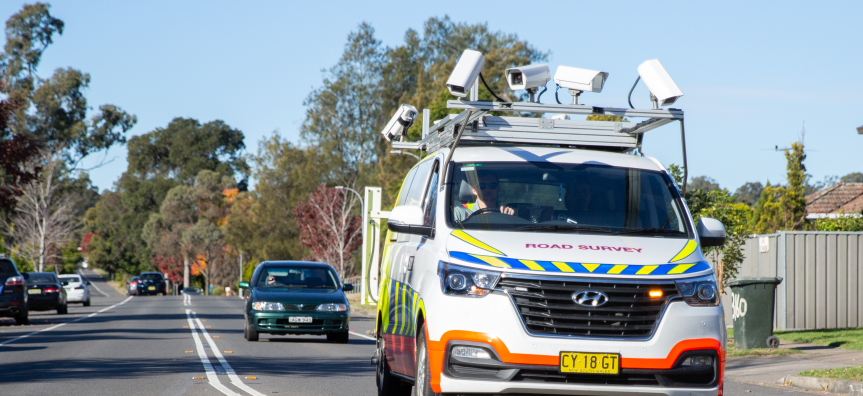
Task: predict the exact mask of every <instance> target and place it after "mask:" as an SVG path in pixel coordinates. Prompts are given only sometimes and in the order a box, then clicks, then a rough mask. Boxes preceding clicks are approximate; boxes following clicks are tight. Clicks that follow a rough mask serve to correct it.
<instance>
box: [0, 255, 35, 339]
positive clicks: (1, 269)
mask: <svg viewBox="0 0 863 396" xmlns="http://www.w3.org/2000/svg"><path fill="white" fill-rule="evenodd" d="M28 316H29V309H28V308H27V282H26V281H25V280H24V277H23V276H21V274H20V273H19V272H18V267H16V266H15V263H14V262H12V260H10V259H8V258H6V257H0V317H12V318H15V321H16V322H18V324H19V325H22V324H28V323H30V321H29V319H28Z"/></svg>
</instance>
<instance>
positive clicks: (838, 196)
mask: <svg viewBox="0 0 863 396" xmlns="http://www.w3.org/2000/svg"><path fill="white" fill-rule="evenodd" d="M806 202H807V203H806V213H807V214H821V213H824V214H827V213H860V212H861V211H863V183H846V182H839V183H836V184H834V185H832V186H830V187H827V188H825V189H823V190H820V191H818V192H815V193H813V194H810V195H807V196H806Z"/></svg>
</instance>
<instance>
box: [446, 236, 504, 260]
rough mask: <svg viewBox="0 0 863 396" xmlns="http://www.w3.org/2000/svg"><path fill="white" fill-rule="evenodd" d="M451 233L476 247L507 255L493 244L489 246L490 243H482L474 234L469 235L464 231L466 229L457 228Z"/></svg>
mask: <svg viewBox="0 0 863 396" xmlns="http://www.w3.org/2000/svg"><path fill="white" fill-rule="evenodd" d="M450 235H452V236H454V237H456V238H458V239H461V240H462V241H465V242H467V243H469V244H471V245H473V246H476V247H478V248H480V249H482V250H486V251H489V252H492V253H495V254H499V255H501V256H506V255H505V254H503V252H501V251H500V250H497V249H495V248H493V247H491V246H489V245H486V244H485V243H482V242H481V241H480V240H479V239H476V238H474V237H472V236H470V235H468V234H467V233H466V232H464V231H462V230H455V231H453V232H452V234H450Z"/></svg>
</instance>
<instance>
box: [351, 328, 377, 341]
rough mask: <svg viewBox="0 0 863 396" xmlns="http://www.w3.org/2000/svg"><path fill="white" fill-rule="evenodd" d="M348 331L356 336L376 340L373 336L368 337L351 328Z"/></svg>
mask: <svg viewBox="0 0 863 396" xmlns="http://www.w3.org/2000/svg"><path fill="white" fill-rule="evenodd" d="M348 333H350V334H351V335H355V336H357V337H360V338H365V339H367V340H372V341H377V340H376V339H375V338H374V337H369V336H367V335H365V334H360V333H357V332H356V331H353V330H351V331H349V332H348Z"/></svg>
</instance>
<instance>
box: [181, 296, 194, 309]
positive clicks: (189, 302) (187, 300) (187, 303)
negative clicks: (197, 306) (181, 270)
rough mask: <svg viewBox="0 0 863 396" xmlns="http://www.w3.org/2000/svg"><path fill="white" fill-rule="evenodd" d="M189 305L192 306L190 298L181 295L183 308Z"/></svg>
mask: <svg viewBox="0 0 863 396" xmlns="http://www.w3.org/2000/svg"><path fill="white" fill-rule="evenodd" d="M190 305H192V296H191V295H188V294H183V306H186V307H188V306H190Z"/></svg>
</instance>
